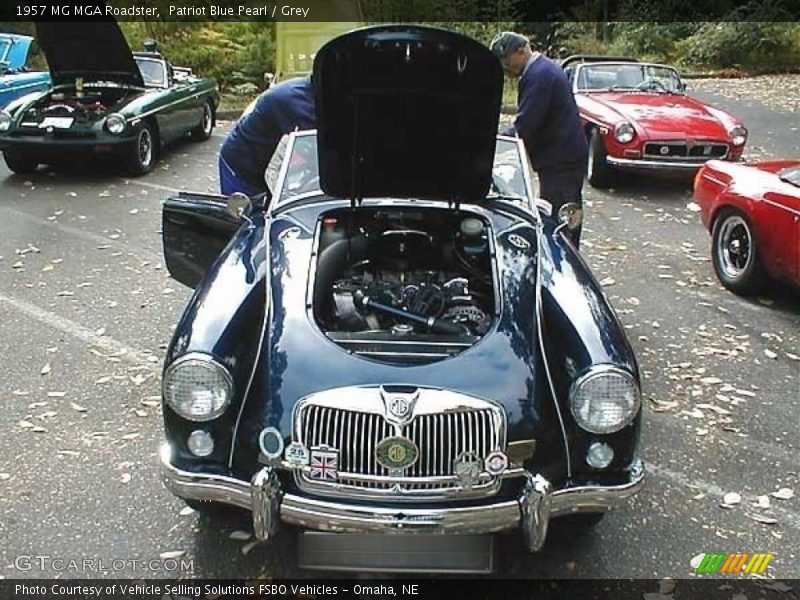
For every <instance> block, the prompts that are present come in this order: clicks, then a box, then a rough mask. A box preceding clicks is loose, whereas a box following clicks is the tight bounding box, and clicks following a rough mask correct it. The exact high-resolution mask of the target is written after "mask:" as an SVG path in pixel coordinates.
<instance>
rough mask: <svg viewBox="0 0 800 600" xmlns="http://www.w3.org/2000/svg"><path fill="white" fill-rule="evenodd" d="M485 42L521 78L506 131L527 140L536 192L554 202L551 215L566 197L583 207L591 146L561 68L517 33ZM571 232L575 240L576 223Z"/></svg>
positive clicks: (504, 64) (508, 32)
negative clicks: (584, 186) (513, 115)
mask: <svg viewBox="0 0 800 600" xmlns="http://www.w3.org/2000/svg"><path fill="white" fill-rule="evenodd" d="M489 47H490V49H491V50H492V52H493V53H494V55H495V56H497V58H498V59H500V62H501V64H502V65H503V69H504V70H505V72H506V73H507V74H508V75H510V76H511V77H516V78H518V79H519V84H518V90H517V93H518V95H517V104H518V108H517V117H516V119H515V120H514V124H513V125H512V126H511V127H510V128H509V129H508V130H506V131H504V133H507V134H510V135H514V134H516V135H518V136H519V137H520V138H522V140H523V141H524V142H525V148H526V149H527V150H528V156H529V157H530V160H531V166H533V169H534V170H535V171H536V174H537V175H538V176H539V195H540V196H541V197H542V198H544V199H546V200H548V201H549V202H550V203H551V204H552V205H553V214H554V215H555V214H556V212H557V211H558V209H559V208H560V207H561V206H562V205H564V204H565V203H567V202H575V203H576V204H578V205H579V206H581V207H583V196H582V190H583V178H584V175H585V172H586V160H587V158H588V154H589V148H588V144H587V141H586V135H585V134H584V132H583V129H582V128H581V122H580V118H579V117H578V106H577V104H576V103H575V97H574V96H573V94H572V89H571V87H570V85H569V82H568V81H567V77H566V75H565V74H564V70H563V69H562V68H561V67H560V66H559V65H557V64H556V63H554V62H553V61H552V60H550V59H549V58H547V57H546V56H543V55H542V54H540V53H539V52H534V51H533V50H531V46H530V43H529V42H528V38H526V37H525V36H524V35H520V34H519V33H514V32H512V31H504V32H502V33H499V34H498V35H496V36H495V38H494V39H493V40H492V42H491V44H490V46H489ZM572 238H573V240H574V242H575V245H576V246H577V245H578V242H579V241H580V228H579V229H577V230H576V231H575V232H573V236H572Z"/></svg>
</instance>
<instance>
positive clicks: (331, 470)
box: [308, 446, 339, 481]
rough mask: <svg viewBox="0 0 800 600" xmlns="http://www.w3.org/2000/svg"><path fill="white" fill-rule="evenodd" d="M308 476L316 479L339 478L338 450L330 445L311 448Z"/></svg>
mask: <svg viewBox="0 0 800 600" xmlns="http://www.w3.org/2000/svg"><path fill="white" fill-rule="evenodd" d="M308 477H309V478H310V479H316V480H318V481H336V480H337V479H338V478H339V451H338V450H336V449H335V448H331V447H330V446H314V447H313V448H311V462H310V463H309V470H308Z"/></svg>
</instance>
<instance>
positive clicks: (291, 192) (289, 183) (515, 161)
mask: <svg viewBox="0 0 800 600" xmlns="http://www.w3.org/2000/svg"><path fill="white" fill-rule="evenodd" d="M285 150H286V143H285V139H284V140H282V141H281V144H280V145H279V146H278V149H277V150H276V151H275V154H274V155H273V157H272V160H270V164H269V166H268V167H267V173H266V174H265V176H266V179H267V182H268V184H270V183H271V184H272V185H269V189H273V188H274V187H275V185H276V184H277V178H278V166H279V162H282V160H281V159H282V158H283V154H284V153H285ZM276 157H277V158H276ZM288 160H289V165H288V168H287V169H286V177H285V179H284V181H283V187H282V188H281V192H280V196H279V201H281V202H283V201H286V200H289V199H291V198H294V197H296V196H300V195H302V194H308V193H310V192H313V193H318V194H321V193H322V192H321V191H320V189H319V164H318V158H317V136H316V135H298V136H297V137H296V138H295V141H294V145H293V147H292V153H291V156H289V158H288ZM486 192H487V194H488V195H497V196H504V197H511V198H520V199H524V198H526V197H527V194H526V192H525V178H524V175H523V166H522V161H521V160H520V156H519V149H518V146H517V143H516V141H514V140H504V139H499V140H497V147H496V150H495V155H494V168H493V169H492V185H491V189H489V190H486Z"/></svg>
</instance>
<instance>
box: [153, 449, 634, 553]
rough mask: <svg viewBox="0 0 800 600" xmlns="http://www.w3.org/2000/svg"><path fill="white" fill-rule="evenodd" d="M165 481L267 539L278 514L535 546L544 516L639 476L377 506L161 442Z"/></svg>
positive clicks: (623, 495) (359, 528) (334, 526)
mask: <svg viewBox="0 0 800 600" xmlns="http://www.w3.org/2000/svg"><path fill="white" fill-rule="evenodd" d="M160 454H161V473H162V477H163V479H164V484H165V485H166V487H167V489H169V490H170V491H171V492H172V493H173V494H175V495H176V496H178V497H180V498H185V499H191V500H201V501H208V502H219V503H223V504H230V505H232V506H238V507H240V508H245V509H248V510H251V511H252V512H253V528H254V530H255V533H256V537H258V539H260V540H269V539H270V538H271V537H272V536H273V535H274V533H275V531H276V529H277V526H278V523H279V521H283V522H285V523H290V524H292V525H298V526H300V527H305V528H308V529H313V530H319V531H329V532H349V533H413V532H425V533H454V534H480V533H494V532H498V531H503V530H507V529H515V528H517V527H521V528H522V531H523V534H524V538H525V541H526V544H527V546H528V549H529V550H531V551H536V550H539V549H540V548H541V547H542V545H543V544H544V540H545V537H546V536H547V526H548V523H549V521H550V518H551V517H558V516H562V515H567V514H571V513H576V512H601V511H606V510H610V509H613V508H616V507H619V506H621V505H623V504H625V503H626V501H627V500H628V499H629V498H630V497H631V496H633V495H634V494H636V493H637V492H638V491H639V490H640V489H641V488H642V485H643V483H644V464H643V463H642V462H641V461H637V462H636V464H635V466H634V467H633V468H632V469H631V471H630V476H629V479H628V481H627V482H625V483H623V484H620V485H615V486H596V485H591V486H580V487H572V488H564V489H558V490H553V489H552V486H551V485H550V483H549V482H548V481H547V480H546V479H545V478H544V477H542V476H541V475H531V474H526V475H525V479H526V481H525V484H524V486H523V489H522V492H521V494H520V496H519V498H517V499H516V500H505V501H500V502H496V503H494V504H476V505H474V506H460V507H441V508H438V507H437V508H419V507H413V506H408V507H403V508H394V507H384V506H366V505H363V504H347V503H342V502H335V501H327V500H316V499H312V498H308V497H305V496H300V495H297V494H292V493H286V492H283V491H282V490H281V487H280V483H279V481H278V477H277V475H276V473H275V471H274V470H273V469H272V468H271V467H264V468H262V469H261V470H259V471H258V472H257V473H256V474H255V475H254V476H253V479H252V481H243V480H241V479H236V478H233V477H226V476H223V475H213V474H204V473H192V472H189V471H183V470H181V469H178V468H176V467H175V466H174V465H173V464H172V460H171V456H172V453H171V450H170V447H169V445H168V444H164V445H163V446H162V448H161V453H160Z"/></svg>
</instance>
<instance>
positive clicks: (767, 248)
mask: <svg viewBox="0 0 800 600" xmlns="http://www.w3.org/2000/svg"><path fill="white" fill-rule="evenodd" d="M694 196H695V199H696V200H697V203H698V204H699V205H700V208H701V215H702V219H703V224H704V225H705V226H706V227H707V228H708V230H709V231H711V234H712V240H713V242H712V258H713V263H714V270H715V271H716V272H717V277H719V280H720V281H721V282H722V284H723V285H724V286H725V287H726V288H728V289H729V290H731V291H733V292H735V293H737V294H743V295H744V294H752V293H754V292H756V291H758V288H759V284H760V283H762V282H763V279H764V277H765V276H768V277H771V278H772V279H776V280H783V281H789V282H792V283H795V284H798V285H800V160H776V161H769V162H760V163H752V164H733V163H727V162H723V161H719V160H712V161H709V162H708V163H706V165H705V166H704V167H703V168H702V169H700V171H699V172H698V173H697V176H696V177H695V180H694Z"/></svg>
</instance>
